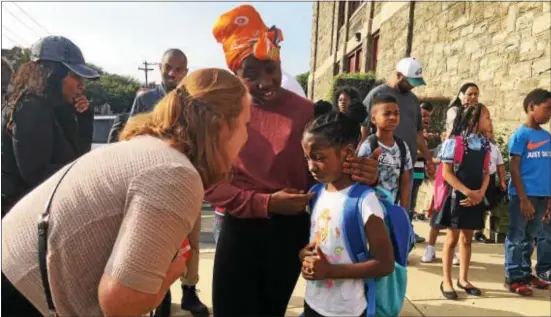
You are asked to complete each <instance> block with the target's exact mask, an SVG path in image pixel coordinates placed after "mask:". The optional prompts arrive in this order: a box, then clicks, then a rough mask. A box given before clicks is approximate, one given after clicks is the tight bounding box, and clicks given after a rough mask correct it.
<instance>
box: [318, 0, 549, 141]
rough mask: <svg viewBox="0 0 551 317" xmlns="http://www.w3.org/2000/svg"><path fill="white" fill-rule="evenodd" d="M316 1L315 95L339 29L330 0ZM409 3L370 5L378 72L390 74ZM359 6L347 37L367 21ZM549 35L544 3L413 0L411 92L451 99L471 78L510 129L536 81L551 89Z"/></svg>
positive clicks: (321, 90)
mask: <svg viewBox="0 0 551 317" xmlns="http://www.w3.org/2000/svg"><path fill="white" fill-rule="evenodd" d="M319 5H320V24H319V32H318V34H317V37H318V41H319V42H318V55H317V63H316V65H317V66H316V67H318V68H319V67H320V66H321V65H325V67H324V68H323V69H319V71H318V70H316V76H314V77H315V78H312V79H311V80H312V81H314V82H315V87H314V90H313V91H312V93H313V97H314V98H315V99H317V98H322V97H324V96H325V93H326V91H327V87H328V86H329V83H330V81H331V77H332V76H333V62H335V61H336V62H339V63H341V64H340V65H341V66H342V65H343V64H342V62H343V61H342V60H340V58H341V54H340V52H339V54H337V53H333V54H332V53H331V49H330V44H328V42H330V40H329V39H330V38H333V41H336V38H337V35H336V34H337V33H339V31H340V32H341V33H342V34H344V33H345V30H344V29H341V30H336V29H335V30H332V29H331V28H332V26H333V25H335V28H336V23H331V21H332V19H336V16H333V17H332V16H331V15H332V14H333V10H332V9H333V3H332V2H319ZM409 6H410V4H409V3H403V4H402V5H401V4H399V3H395V2H375V3H374V15H375V16H374V19H373V21H374V22H373V23H374V27H373V28H372V33H373V32H376V31H379V32H380V33H379V34H380V35H379V36H380V39H379V58H378V62H377V76H378V77H379V78H387V77H388V76H390V75H392V73H393V72H394V67H395V64H396V62H397V61H398V60H399V59H400V58H402V57H403V56H404V54H405V52H406V38H407V23H408V17H409ZM360 9H361V10H365V13H362V14H354V15H352V19H351V21H350V26H351V28H350V31H349V36H348V39H352V38H353V36H354V33H355V32H356V29H357V28H359V27H360V25H361V24H362V22H363V21H365V22H367V16H368V15H367V14H366V13H367V10H369V6H363V7H361V8H360ZM335 12H336V11H335ZM336 14H337V13H335V15H336ZM352 26H353V27H354V29H353V28H352ZM363 33H365V32H363ZM331 34H334V36H333V37H331ZM362 36H363V35H362ZM342 37H343V36H341V37H340V38H339V42H338V43H335V42H334V46H333V52H336V51H337V50H341V49H342V47H343V45H344V43H343V41H344V39H343V38H342ZM550 38H551V5H550V3H548V2H459V1H457V2H449V1H448V2H420V1H417V2H416V3H415V10H414V27H413V42H412V52H411V55H412V56H414V57H416V58H418V59H419V60H420V61H421V62H422V64H423V67H424V74H425V80H426V81H427V86H426V87H421V88H418V89H416V90H415V93H416V94H417V95H419V96H446V97H453V96H455V94H456V93H457V90H458V89H459V87H460V86H461V84H462V83H463V82H466V81H474V82H475V83H477V84H478V85H479V86H480V88H481V97H480V99H481V101H482V102H483V103H485V104H487V105H488V106H489V108H490V111H491V113H492V116H493V118H494V123H495V125H496V128H497V130H501V129H504V128H507V129H512V128H514V127H516V126H518V125H519V123H520V122H521V121H522V120H523V118H524V115H523V111H522V100H523V98H524V96H525V95H526V93H527V92H529V91H530V90H532V89H534V88H536V87H542V88H547V89H551V71H549V70H548V69H549V68H551V41H550ZM313 39H314V34H313ZM365 40H366V39H365V38H364V39H362V41H365ZM349 43H352V42H349ZM354 45H356V43H354ZM335 46H336V47H335ZM348 46H351V45H348ZM350 49H351V47H347V50H350ZM335 54H337V56H335ZM368 58H369V57H368ZM311 73H312V72H311Z"/></svg>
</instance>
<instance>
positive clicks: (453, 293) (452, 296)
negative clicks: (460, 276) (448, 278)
mask: <svg viewBox="0 0 551 317" xmlns="http://www.w3.org/2000/svg"><path fill="white" fill-rule="evenodd" d="M440 291H441V292H442V295H443V296H444V297H445V298H446V299H450V300H456V299H457V297H458V296H457V292H456V291H449V292H446V291H444V282H442V283H440Z"/></svg>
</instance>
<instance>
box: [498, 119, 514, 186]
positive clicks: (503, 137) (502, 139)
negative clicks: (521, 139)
mask: <svg viewBox="0 0 551 317" xmlns="http://www.w3.org/2000/svg"><path fill="white" fill-rule="evenodd" d="M509 136H511V131H510V130H509V129H503V130H501V131H499V132H497V133H496V132H494V141H495V144H496V145H497V147H498V148H499V151H500V152H501V156H503V163H504V164H505V175H506V177H507V179H509V178H510V177H511V174H510V171H509V167H510V166H509V162H510V161H511V157H510V156H509V149H508V141H509Z"/></svg>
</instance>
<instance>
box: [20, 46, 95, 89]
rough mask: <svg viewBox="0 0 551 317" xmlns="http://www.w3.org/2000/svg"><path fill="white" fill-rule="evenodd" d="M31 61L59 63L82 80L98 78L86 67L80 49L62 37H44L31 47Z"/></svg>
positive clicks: (93, 71)
mask: <svg viewBox="0 0 551 317" xmlns="http://www.w3.org/2000/svg"><path fill="white" fill-rule="evenodd" d="M31 60H33V61H54V62H60V63H62V64H63V65H65V66H66V67H67V68H69V69H70V70H71V71H72V72H73V73H75V74H77V75H78V76H80V77H82V78H87V79H94V78H99V77H100V75H99V73H98V72H97V71H95V70H93V69H92V68H90V67H88V66H86V63H85V61H84V57H83V56H82V52H81V51H80V48H78V46H76V45H75V43H73V42H72V41H71V40H69V39H68V38H66V37H63V36H46V37H43V38H41V39H40V40H38V42H36V43H34V44H33V45H32V46H31Z"/></svg>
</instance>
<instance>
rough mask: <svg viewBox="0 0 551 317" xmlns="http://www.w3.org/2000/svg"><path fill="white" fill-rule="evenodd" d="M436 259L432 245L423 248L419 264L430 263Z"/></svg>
mask: <svg viewBox="0 0 551 317" xmlns="http://www.w3.org/2000/svg"><path fill="white" fill-rule="evenodd" d="M434 259H436V251H435V250H434V247H433V246H432V245H427V247H426V248H425V254H423V257H421V262H423V263H431V262H432V261H434Z"/></svg>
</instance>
